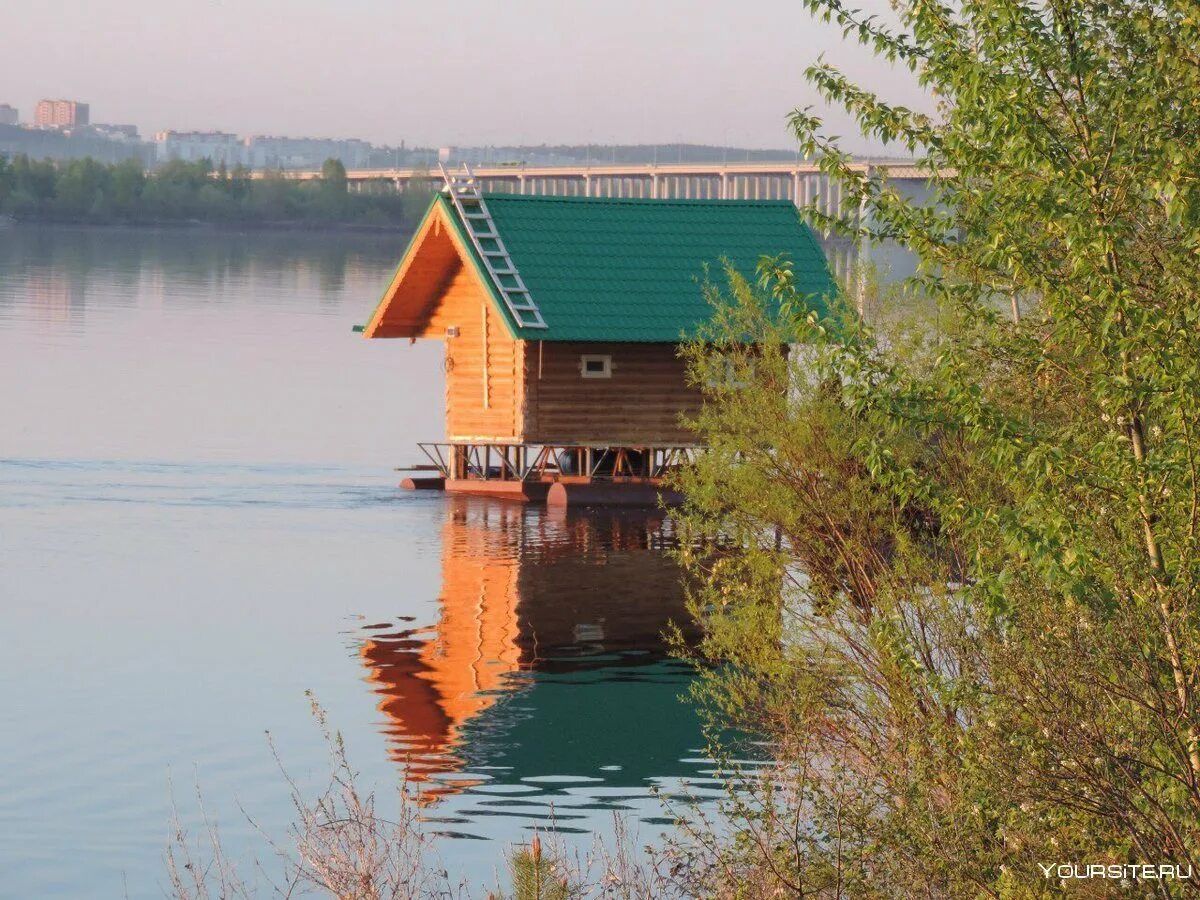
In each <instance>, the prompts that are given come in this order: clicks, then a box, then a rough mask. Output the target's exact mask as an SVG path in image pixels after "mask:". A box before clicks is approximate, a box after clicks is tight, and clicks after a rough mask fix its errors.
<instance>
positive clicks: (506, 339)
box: [420, 264, 524, 441]
mask: <svg viewBox="0 0 1200 900" xmlns="http://www.w3.org/2000/svg"><path fill="white" fill-rule="evenodd" d="M456 265H457V268H456V270H455V271H454V273H453V274H452V275H451V276H450V278H449V280H448V281H447V282H446V285H445V287H444V289H443V291H442V293H441V294H440V296H439V299H438V302H437V303H436V304H435V305H434V307H433V309H432V310H431V311H430V313H429V317H428V319H427V320H426V321H425V322H423V323H422V324H421V328H420V336H421V337H431V338H443V339H445V341H446V437H447V439H448V440H452V441H468V440H470V441H520V440H521V439H522V433H521V425H522V414H521V406H522V398H521V393H522V384H521V377H522V365H523V359H524V350H523V347H522V344H521V343H520V342H519V341H516V340H514V339H513V338H512V337H511V336H510V335H509V333H508V329H507V328H506V327H505V325H504V322H503V320H502V319H501V318H500V314H499V313H498V312H497V311H496V310H495V308H494V307H493V306H492V304H491V301H490V300H489V299H488V298H487V296H486V295H485V293H484V289H483V286H482V285H481V284H480V283H479V280H478V276H476V274H475V272H474V270H472V269H469V268H466V267H464V266H462V265H461V264H456ZM485 318H486V322H487V339H486V340H485V339H484V321H485ZM447 328H457V329H458V336H457V337H446V329H447ZM485 363H486V365H485ZM485 378H486V391H485Z"/></svg>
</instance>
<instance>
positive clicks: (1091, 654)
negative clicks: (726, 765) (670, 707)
mask: <svg viewBox="0 0 1200 900" xmlns="http://www.w3.org/2000/svg"><path fill="white" fill-rule="evenodd" d="M806 5H807V6H808V7H809V8H810V9H811V10H812V11H813V12H815V13H816V14H817V15H819V16H821V17H823V18H825V19H828V20H831V21H835V22H837V23H838V24H840V25H841V26H843V28H844V29H845V32H846V35H847V37H848V38H850V39H852V40H857V41H860V42H862V43H864V44H866V45H867V46H869V47H871V48H873V49H874V51H875V52H876V53H877V54H878V55H880V56H882V57H884V58H886V59H889V60H892V61H893V62H894V63H895V64H896V65H897V66H903V67H905V68H907V69H909V70H911V71H912V72H913V73H915V75H916V76H917V77H918V78H919V80H920V82H921V83H922V84H923V85H924V86H925V88H926V89H927V90H928V91H929V92H930V94H931V95H932V96H933V97H935V98H936V99H937V109H936V112H935V113H934V114H931V115H926V114H922V113H919V112H916V111H913V110H909V109H905V108H902V107H898V106H894V105H890V104H888V103H887V102H886V101H885V100H884V99H882V98H881V97H880V96H878V95H877V94H875V93H874V92H872V91H870V90H866V89H863V88H861V87H859V86H857V85H855V84H853V83H852V82H851V81H850V80H849V79H847V78H846V77H845V76H843V75H842V74H841V73H840V72H839V71H838V70H837V69H836V68H834V67H833V66H830V65H827V64H824V63H822V64H819V65H817V66H814V67H813V68H811V69H810V70H809V73H808V75H809V78H810V80H811V81H812V82H813V83H814V84H815V85H816V86H817V87H818V89H819V90H820V91H821V92H822V93H823V95H824V96H825V97H826V98H827V99H828V100H829V101H831V102H832V103H835V104H839V105H841V106H843V107H844V108H846V109H847V110H849V111H850V112H851V113H852V114H853V115H854V116H855V118H856V119H857V121H858V123H859V125H860V126H861V130H862V132H863V134H864V135H867V136H869V137H872V138H875V139H879V140H883V141H886V142H892V143H897V144H899V145H900V146H902V147H904V148H905V149H907V150H909V151H911V152H913V153H914V154H917V156H918V157H919V165H920V166H921V167H922V168H923V169H924V170H925V171H926V173H927V174H928V176H929V179H930V184H931V188H932V191H933V201H934V202H932V203H928V204H924V205H917V204H914V203H913V202H912V201H911V200H909V199H907V198H906V197H905V196H904V195H902V194H901V193H900V192H899V191H897V190H895V189H894V188H893V187H892V186H891V185H889V184H888V182H887V180H886V178H883V177H881V176H880V175H879V174H878V173H874V172H871V173H863V172H861V171H860V170H857V169H854V168H851V167H850V166H849V162H850V160H849V157H848V156H847V155H846V154H845V153H844V152H842V151H841V149H840V148H839V146H838V144H837V142H836V140H833V139H830V138H828V137H827V136H826V135H825V134H824V131H823V127H822V123H821V122H820V120H819V119H818V118H817V117H816V116H814V115H813V114H812V113H811V112H810V111H797V112H796V113H794V114H793V116H792V119H791V121H792V124H793V127H794V128H795V131H796V133H797V136H798V138H799V140H800V143H801V147H802V149H803V150H805V151H807V152H810V153H813V154H816V155H817V156H818V157H819V158H820V159H821V165H822V167H823V168H824V169H825V170H826V171H827V172H829V173H830V174H832V175H834V176H836V177H837V178H838V179H839V180H840V181H841V182H842V185H843V189H844V190H845V191H847V192H848V193H849V194H850V196H852V197H854V198H856V199H858V200H859V201H860V202H861V203H865V204H867V205H868V206H869V208H870V209H871V210H872V215H871V216H870V217H868V218H867V219H866V220H865V221H861V222H860V221H851V222H831V221H828V220H825V219H822V218H821V217H820V216H817V215H816V214H813V217H814V221H817V222H818V223H819V224H822V225H825V226H827V227H838V228H841V229H843V230H845V231H847V232H849V233H851V234H857V235H858V236H860V237H868V238H869V239H871V240H875V241H884V240H887V241H895V242H897V243H899V244H900V245H902V246H904V247H906V248H908V249H910V250H912V251H914V252H916V253H917V254H918V255H919V256H920V258H921V260H922V264H921V267H920V269H919V271H918V272H917V274H916V275H915V276H914V278H913V279H911V281H910V283H909V284H908V285H907V287H908V289H909V290H910V292H911V293H912V294H913V295H919V296H921V297H924V298H927V299H928V300H930V301H931V302H933V303H934V304H936V305H937V307H938V309H939V310H940V311H941V312H940V320H939V327H938V328H937V329H934V328H932V327H921V326H919V325H912V324H911V323H910V327H907V328H901V329H896V328H894V327H892V326H889V327H888V329H886V331H884V330H882V329H881V328H879V327H875V328H872V327H869V326H868V325H867V324H866V323H863V322H857V321H855V320H854V319H853V318H852V317H843V318H841V319H839V320H837V321H833V320H828V321H822V320H818V319H817V318H816V317H815V316H814V315H811V314H809V313H807V311H806V309H807V308H806V306H805V298H804V297H802V296H800V295H798V294H797V292H796V290H795V288H794V285H793V283H792V279H791V273H790V272H789V271H788V267H787V264H786V261H784V260H769V259H768V260H764V262H763V266H762V271H761V276H762V277H761V282H760V283H759V284H758V285H751V284H748V283H746V282H745V281H743V280H741V279H739V278H737V277H736V275H733V274H732V273H731V285H730V289H729V290H728V291H725V292H724V301H725V302H726V303H727V304H728V301H730V300H733V301H735V302H734V303H733V304H732V305H725V306H723V307H722V312H721V314H720V315H719V316H718V318H717V321H716V323H715V324H714V326H713V331H712V332H711V333H710V334H709V335H707V336H706V338H707V340H706V341H705V342H704V343H702V344H697V345H696V346H694V347H693V348H692V349H691V350H690V351H689V355H690V363H691V368H692V372H693V375H694V377H695V378H696V379H697V381H698V383H700V384H704V385H709V384H712V383H717V384H721V385H724V386H722V387H719V388H710V389H709V393H710V396H709V401H708V403H707V406H706V409H705V411H704V412H703V413H702V414H701V416H700V418H699V420H698V422H697V425H698V427H699V429H700V430H701V432H702V433H703V434H704V436H705V439H706V441H707V443H709V444H710V445H711V447H712V452H711V453H709V454H708V455H707V456H706V457H705V458H704V459H703V460H702V461H701V463H700V464H699V465H698V466H697V467H696V468H695V469H694V470H692V471H691V472H690V473H688V474H686V475H685V476H684V477H683V484H682V487H683V488H684V490H685V492H686V493H687V494H688V496H689V497H690V498H691V499H690V506H689V509H688V510H687V512H686V513H685V515H684V517H683V518H684V522H685V523H686V525H687V527H688V528H689V529H691V531H692V534H693V536H694V537H695V538H696V539H697V540H698V541H704V542H711V541H714V540H720V541H721V543H722V546H723V547H724V548H725V549H724V551H723V552H722V553H720V554H718V555H717V556H716V557H715V558H716V559H717V562H716V563H713V562H712V560H713V558H714V557H713V556H712V555H711V554H709V553H707V552H706V553H703V554H696V555H694V556H692V557H691V558H690V562H691V564H692V565H693V566H694V567H695V568H696V569H697V570H699V571H701V572H702V574H703V575H704V577H705V587H704V589H703V590H702V591H701V592H700V594H699V595H698V597H697V611H698V613H700V614H701V615H702V617H703V618H704V619H705V621H706V623H707V625H708V627H709V632H708V633H709V636H708V638H707V640H706V644H705V647H704V652H705V653H706V654H707V655H708V656H709V657H710V658H712V659H714V660H719V661H722V662H725V663H727V664H728V665H726V666H725V667H722V668H720V669H717V670H715V671H714V674H713V675H712V676H711V677H710V678H709V679H708V680H707V684H706V691H707V693H708V697H709V699H710V700H711V701H712V703H713V704H714V708H715V709H716V710H717V711H718V712H719V713H721V714H722V715H724V716H727V717H733V718H734V719H735V720H737V721H738V722H739V723H740V724H743V725H745V726H747V727H751V728H754V729H757V730H760V731H762V732H765V733H766V734H768V735H769V736H771V737H772V738H773V739H774V740H775V742H776V745H777V747H778V749H779V751H780V753H781V759H782V760H783V762H784V763H785V765H784V767H783V769H782V770H781V771H780V772H777V773H776V775H775V780H774V781H771V782H769V783H763V784H760V788H761V789H760V790H756V791H751V794H750V796H751V798H752V799H746V797H745V796H743V798H742V799H741V800H739V801H738V803H739V810H738V812H739V820H740V823H741V826H742V827H741V829H740V831H739V834H738V840H737V841H735V842H734V844H733V845H732V846H731V847H729V846H727V847H725V848H723V849H722V850H721V851H720V852H716V853H714V854H710V855H709V856H708V857H706V858H707V859H708V861H709V862H710V863H711V864H712V867H711V868H708V869H706V868H705V867H703V866H699V867H697V869H696V870H695V871H697V872H705V871H707V872H710V873H711V872H726V873H728V872H729V871H737V872H739V873H740V875H739V877H741V878H743V879H746V880H747V881H750V880H753V879H759V881H760V883H761V884H762V885H763V886H764V888H770V887H772V886H774V887H776V888H777V887H779V886H781V885H782V886H785V887H786V889H788V890H802V891H804V892H805V893H810V892H815V893H817V894H818V895H820V894H822V893H827V894H830V895H834V894H841V893H847V894H850V895H855V896H908V895H912V894H917V893H920V894H922V895H931V896H952V897H958V896H966V895H985V896H1030V895H1039V894H1041V893H1043V892H1053V891H1057V890H1059V889H1060V888H1061V887H1062V886H1061V885H1060V884H1059V882H1058V881H1057V880H1050V879H1048V878H1047V876H1046V874H1045V872H1044V871H1043V870H1042V869H1041V865H1043V864H1046V865H1050V864H1058V863H1075V864H1081V865H1082V864H1113V865H1116V864H1127V863H1130V864H1131V863H1152V864H1165V863H1171V864H1177V865H1181V866H1183V867H1185V868H1186V867H1187V866H1194V867H1200V825H1198V823H1200V704H1198V702H1197V693H1196V692H1197V690H1198V689H1200V682H1198V678H1200V669H1198V665H1200V622H1198V620H1197V613H1198V610H1200V606H1198V601H1200V596H1198V594H1197V590H1198V587H1200V580H1198V579H1200V557H1198V551H1200V543H1198V542H1200V533H1198V525H1200V478H1198V471H1200V469H1198V463H1200V460H1198V458H1197V454H1198V452H1200V443H1198V435H1197V433H1196V431H1197V428H1198V427H1200V416H1198V413H1200V409H1198V406H1197V404H1198V402H1200V276H1198V275H1197V262H1200V191H1198V190H1197V178H1198V173H1200V148H1198V146H1197V144H1196V142H1195V140H1194V139H1193V138H1189V137H1188V136H1189V135H1193V136H1194V135H1195V134H1197V133H1200V51H1198V50H1197V48H1200V18H1198V16H1197V9H1196V7H1195V5H1194V4H1191V3H1183V2H1142V0H1126V2H1120V3H1116V2H1103V0H1100V2H1095V0H1093V2H1074V0H1053V2H1043V0H974V2H969V3H963V4H958V3H944V2H937V0H911V2H899V3H896V4H895V7H896V11H897V17H898V21H899V23H900V24H899V26H898V27H896V28H894V29H889V28H888V27H886V26H885V25H883V24H881V23H880V22H879V21H878V20H874V19H871V18H867V17H863V16H861V15H859V14H858V13H856V12H854V11H852V10H850V9H849V8H848V7H846V6H845V5H844V4H843V3H841V2H840V0H806ZM848 206H849V207H851V208H857V207H858V206H859V204H856V203H853V202H851V203H849V204H848ZM780 305H781V309H782V315H779V314H778V313H777V312H776V310H778V309H779V308H780ZM747 334H751V335H755V336H756V337H757V338H758V342H757V344H756V345H753V346H752V345H750V344H747V343H746V342H745V341H744V336H745V335H747ZM794 342H803V343H804V345H805V350H804V351H803V352H800V353H793V354H790V355H789V354H785V353H784V352H782V350H781V349H780V348H782V347H784V346H786V345H788V344H791V343H794ZM730 359H732V360H734V365H735V368H736V370H737V371H738V372H739V374H738V376H737V378H736V379H734V380H733V381H729V380H728V379H726V380H725V381H721V380H720V379H718V378H717V377H716V376H717V374H718V373H719V371H721V370H722V368H721V367H728V366H729V365H730ZM714 367H716V368H714ZM731 384H732V385H735V386H730V385H731ZM705 546H708V543H705ZM781 784H782V785H786V790H784V789H783V788H781ZM697 852H699V851H697ZM702 855H703V854H702ZM731 867H732V868H731ZM698 877H699V876H698ZM701 880H703V879H701ZM705 884H707V886H708V887H709V888H711V883H705ZM1195 885H1196V881H1195V880H1191V881H1187V880H1177V881H1156V882H1155V883H1154V885H1152V886H1151V887H1152V889H1153V890H1155V891H1158V892H1162V893H1167V894H1174V893H1184V892H1187V891H1190V890H1195ZM1092 887H1093V889H1095V890H1097V891H1099V892H1101V893H1102V892H1103V891H1104V890H1106V888H1105V887H1104V886H1103V885H1102V884H1094V885H1092Z"/></svg>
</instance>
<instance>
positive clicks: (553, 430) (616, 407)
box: [525, 341, 701, 446]
mask: <svg viewBox="0 0 1200 900" xmlns="http://www.w3.org/2000/svg"><path fill="white" fill-rule="evenodd" d="M584 355H589V356H591V355H610V356H611V357H612V376H611V377H610V378H584V377H583V376H582V374H581V371H580V368H581V358H582V357H583V356H584ZM539 356H540V359H539ZM685 376H686V373H685V365H684V361H683V360H682V359H680V358H679V357H678V356H677V355H676V347H675V345H673V344H632V343H619V344H607V343H592V342H586V343H584V342H579V343H575V342H556V341H545V342H542V343H541V344H540V347H539V344H538V342H536V341H530V342H529V343H528V344H526V346H525V410H526V412H525V439H526V440H527V441H529V442H530V443H563V444H569V443H574V442H580V443H610V444H629V445H634V446H638V445H641V446H645V445H652V444H660V445H661V444H690V443H694V442H695V441H696V435H695V434H694V433H693V432H691V431H689V430H687V429H685V428H683V427H682V426H681V425H680V422H679V419H680V415H681V414H683V415H689V416H690V415H694V414H695V413H696V412H698V411H699V409H700V402H701V393H700V390H699V389H698V388H695V387H691V386H689V385H688V383H687V379H686V377H685Z"/></svg>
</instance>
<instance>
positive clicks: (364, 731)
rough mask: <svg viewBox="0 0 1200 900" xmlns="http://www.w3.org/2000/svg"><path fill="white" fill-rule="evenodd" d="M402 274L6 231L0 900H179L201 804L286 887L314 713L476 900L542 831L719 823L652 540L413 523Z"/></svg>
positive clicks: (650, 523)
mask: <svg viewBox="0 0 1200 900" xmlns="http://www.w3.org/2000/svg"><path fill="white" fill-rule="evenodd" d="M402 245H403V240H402V239H400V238H398V237H397V238H391V237H377V236H373V237H366V236H340V235H334V236H330V235H320V236H315V235H303V234H300V235H297V234H233V233H210V232H192V231H165V232H159V231H121V230H91V231H89V230H71V229H23V228H22V229H18V228H8V229H2V228H0V896H4V897H10V896H11V897H120V896H126V895H127V896H129V897H132V898H141V897H155V896H162V894H163V892H164V888H165V885H166V880H165V870H164V867H163V862H162V856H163V851H164V849H165V847H166V845H167V840H168V834H169V830H170V821H171V817H172V812H171V807H172V796H173V797H174V800H175V803H176V805H177V807H178V809H179V816H180V818H181V820H182V821H183V822H184V824H185V825H187V826H188V827H189V828H190V829H191V830H192V831H193V832H194V831H195V830H196V829H197V828H198V827H199V826H200V825H201V818H200V814H199V812H198V803H197V798H196V794H197V788H198V789H199V791H200V792H201V793H202V795H203V801H204V805H205V807H206V809H207V811H208V814H209V816H210V818H212V819H215V820H216V821H217V823H218V824H219V827H220V830H221V834H222V838H223V842H224V845H225V848H226V850H227V851H229V852H230V853H231V854H232V855H233V856H234V857H235V858H238V859H241V860H243V861H248V860H251V859H252V858H254V857H258V858H260V859H262V860H264V861H265V862H267V863H268V864H269V860H270V852H269V850H268V848H267V847H266V846H265V845H264V844H263V842H262V839H261V838H260V837H259V836H258V835H257V834H256V833H255V832H254V830H253V828H252V826H251V825H250V824H249V823H248V822H247V819H246V815H247V814H248V815H251V816H253V817H254V819H255V821H256V822H257V823H258V824H259V825H261V826H262V827H263V828H264V829H265V830H267V831H268V832H269V833H272V834H275V835H282V834H283V833H284V830H285V829H286V826H287V824H288V823H289V821H290V820H291V808H290V805H289V795H288V788H287V785H286V783H285V782H284V779H283V777H282V776H281V774H280V773H279V771H278V768H277V765H276V763H275V761H274V759H273V758H272V756H271V752H270V749H269V746H268V738H267V732H269V733H270V735H271V738H272V739H273V740H274V742H275V745H276V746H277V748H278V751H279V754H280V757H281V758H282V760H283V763H284V764H285V765H286V766H287V768H288V770H289V772H290V773H291V774H292V775H293V776H295V777H296V778H297V779H298V781H299V783H300V784H301V785H302V786H303V787H305V789H306V790H315V789H316V788H317V787H318V786H320V785H321V784H322V783H323V777H324V776H325V775H326V774H327V773H328V771H329V769H328V763H327V752H326V747H325V745H324V743H323V740H322V738H321V736H320V733H319V730H318V728H317V726H316V724H315V723H314V721H313V719H312V716H311V713H310V708H309V701H308V699H307V697H306V695H305V692H306V691H312V692H313V694H314V695H315V696H316V698H317V699H318V700H319V701H320V703H321V704H322V705H323V707H324V708H325V709H326V711H327V713H328V717H329V721H330V725H331V726H332V727H334V728H336V729H340V730H341V731H342V732H343V733H344V735H345V737H346V741H347V744H348V747H349V753H350V757H351V760H352V762H353V763H354V764H355V765H356V766H357V767H359V768H360V769H361V770H362V772H363V778H364V780H365V781H366V782H367V783H370V784H374V785H378V786H380V788H381V793H382V794H387V793H390V792H391V788H392V786H394V785H395V784H396V783H397V782H398V780H399V778H400V777H401V774H402V773H405V772H407V775H408V777H409V780H410V783H411V784H413V785H414V786H415V787H417V788H418V789H420V791H421V792H422V794H423V797H424V798H425V805H424V807H423V810H424V816H425V818H426V819H427V827H428V828H429V829H430V830H431V831H435V832H437V833H439V834H442V835H444V836H445V837H444V840H442V841H441V852H442V855H443V862H444V863H445V864H446V865H447V866H448V867H449V868H450V869H451V871H452V872H460V873H462V874H464V875H466V876H467V877H468V878H469V879H470V880H471V881H472V882H473V883H475V884H476V885H480V884H484V883H495V881H496V875H495V870H496V868H497V866H498V865H499V864H500V863H501V852H502V850H503V847H504V846H505V844H506V843H508V842H515V841H519V840H523V839H527V837H528V834H529V830H530V829H531V828H533V827H535V826H542V827H544V826H545V825H546V823H547V822H548V821H549V820H550V818H551V817H553V818H554V819H555V820H556V821H557V823H558V826H559V828H560V829H563V830H566V831H569V832H571V833H574V834H577V835H579V836H580V837H579V840H581V841H583V840H586V839H587V838H586V835H588V834H589V833H591V832H593V831H595V832H598V833H604V832H606V831H607V830H608V829H610V828H611V825H612V816H613V813H614V811H618V812H623V813H625V814H627V815H628V816H629V817H630V818H631V820H632V821H633V822H635V823H639V827H638V830H639V834H640V837H641V838H642V839H645V840H648V839H651V838H652V837H653V835H654V834H655V833H656V831H657V830H658V829H659V828H660V827H661V826H662V825H663V819H662V818H661V817H662V808H661V806H660V805H659V802H658V801H657V800H655V799H654V798H652V797H651V789H652V788H655V787H657V788H660V789H662V790H665V791H666V792H667V793H668V794H671V793H672V792H675V791H678V790H681V789H683V788H684V787H685V786H686V789H687V790H689V791H691V792H694V793H698V794H699V795H700V796H702V797H703V796H705V795H712V794H714V793H715V787H716V784H715V782H714V781H713V780H712V778H711V767H710V765H709V763H708V761H706V760H705V759H704V758H703V754H702V753H701V752H700V749H699V748H700V747H701V746H702V740H701V737H700V733H699V726H698V722H697V720H696V716H695V713H694V711H693V710H692V709H691V708H690V707H689V706H688V705H687V704H686V703H685V702H682V701H681V700H680V695H681V694H683V693H684V692H685V691H686V689H687V685H688V680H689V675H688V672H687V671H686V670H685V669H683V668H682V667H681V666H680V665H679V664H678V663H676V662H673V661H671V660H670V659H669V658H668V657H667V655H666V654H665V652H664V648H663V646H662V643H661V640H660V638H659V635H660V633H661V630H662V628H663V626H664V625H665V623H666V622H667V621H668V620H669V619H676V620H681V619H683V609H682V603H683V598H682V591H681V588H680V584H679V577H678V572H677V571H676V570H675V568H674V566H673V564H672V563H671V562H670V561H669V559H668V558H666V557H665V556H664V555H663V553H662V548H663V546H664V545H665V544H666V543H667V542H668V541H669V532H668V530H667V529H666V528H665V526H664V524H663V523H662V522H661V521H660V520H659V519H658V518H657V517H656V516H654V515H634V516H629V515H624V516H619V515H603V514H594V515H581V514H571V515H569V516H562V515H560V516H555V515H552V514H548V513H546V512H545V511H543V510H540V509H536V508H528V509H525V508H521V507H517V506H508V505H504V504H502V503H496V502H490V501H472V500H462V499H458V500H450V499H446V498H444V497H442V496H440V495H431V494H408V493H404V492H401V491H399V490H397V489H396V487H395V483H396V480H397V476H396V475H395V473H394V472H392V471H391V469H392V467H394V466H396V465H399V464H403V463H409V462H414V461H416V456H417V452H416V448H415V446H414V444H415V442H416V441H418V440H436V439H438V438H439V437H440V436H441V426H440V421H441V400H442V383H441V347H440V345H438V344H436V343H431V344H418V345H416V346H410V345H409V344H408V343H407V342H401V341H364V340H362V339H361V338H360V337H359V336H358V335H354V334H352V333H351V326H352V325H354V324H356V323H360V322H363V321H364V320H365V318H366V317H367V315H368V314H369V312H370V310H371V308H372V307H373V305H374V303H375V300H376V299H377V297H378V296H379V294H380V293H381V291H382V289H383V287H384V286H385V284H386V281H387V279H388V278H389V276H390V274H391V271H392V269H393V267H394V265H395V262H396V259H397V257H398V256H399V253H400V251H401V250H402ZM243 810H244V813H243ZM242 868H243V869H244V870H246V871H250V868H251V867H250V866H249V865H243V867H242Z"/></svg>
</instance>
